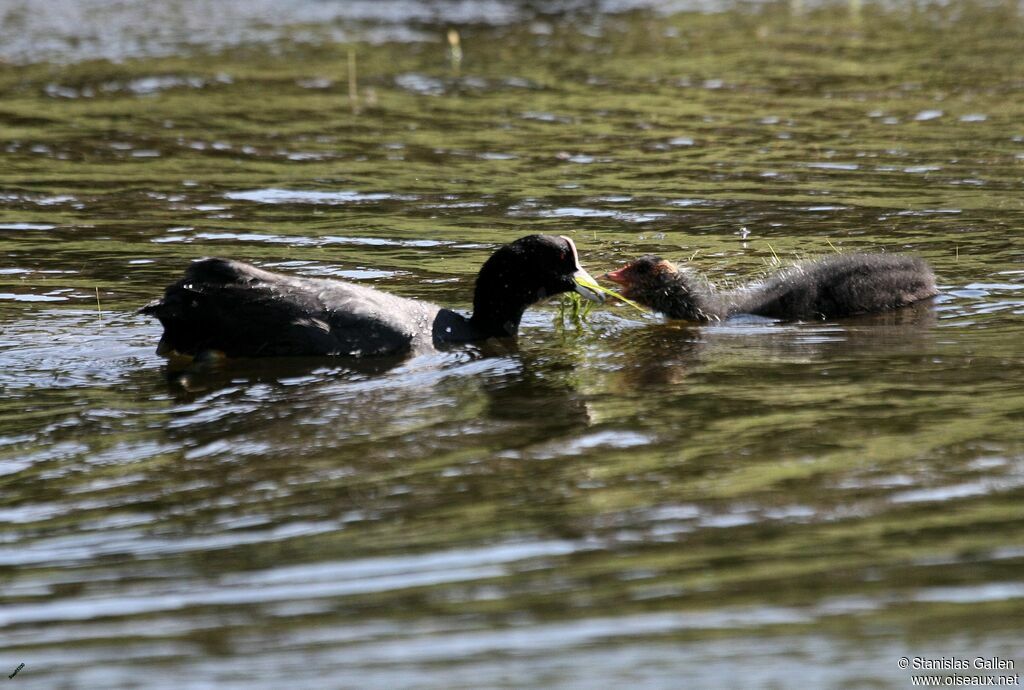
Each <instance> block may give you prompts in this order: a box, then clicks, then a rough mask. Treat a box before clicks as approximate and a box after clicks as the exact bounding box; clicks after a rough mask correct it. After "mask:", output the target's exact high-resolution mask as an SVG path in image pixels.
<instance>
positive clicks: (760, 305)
mask: <svg viewBox="0 0 1024 690" xmlns="http://www.w3.org/2000/svg"><path fill="white" fill-rule="evenodd" d="M603 277H604V278H607V279H608V280H611V281H614V282H616V283H618V284H619V285H621V286H622V288H623V289H622V294H623V296H624V297H628V298H629V299H632V300H634V301H636V302H639V303H640V304H643V305H645V306H647V307H650V308H651V309H654V310H655V311H658V312H661V313H663V314H665V315H666V316H668V317H670V318H673V319H685V320H687V321H715V320H719V319H724V318H726V317H728V316H732V315H733V314H757V315H759V316H768V317H772V318H776V319H793V320H810V319H832V318H838V317H843V316H852V315H854V314H869V313H874V312H881V311H887V310H889V309H896V308H897V307H902V306H905V305H908V304H910V303H912V302H916V301H918V300H922V299H925V298H927V297H932V296H934V295H936V294H937V293H938V290H937V289H936V288H935V274H934V273H932V269H931V268H930V267H929V266H928V264H927V263H925V261H924V260H923V259H919V258H917V257H915V256H901V255H898V254H837V255H835V256H829V257H826V258H822V259H816V260H813V261H804V262H801V263H799V264H796V265H794V266H791V267H790V268H787V269H785V270H783V271H780V272H779V273H777V274H775V275H773V276H771V277H769V278H768V279H766V280H764V281H761V282H755V283H750V284H748V285H745V286H743V287H741V288H738V289H735V290H730V291H727V292H716V291H715V290H714V289H713V288H712V287H711V285H710V284H708V282H707V281H706V280H705V279H704V278H703V277H702V276H701V275H700V274H698V273H697V272H695V271H693V270H691V269H688V268H683V269H680V268H677V267H676V266H674V265H673V264H672V263H670V262H668V261H666V260H665V259H662V258H661V257H660V256H654V255H648V256H643V257H641V258H639V259H636V260H635V261H633V262H632V263H630V264H627V265H626V266H624V267H623V268H620V269H619V270H617V271H612V272H611V273H606V274H605V275H604V276H603Z"/></svg>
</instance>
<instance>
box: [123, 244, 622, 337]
mask: <svg viewBox="0 0 1024 690" xmlns="http://www.w3.org/2000/svg"><path fill="white" fill-rule="evenodd" d="M577 278H579V279H581V280H584V281H587V282H589V283H591V284H593V283H594V280H593V278H591V277H590V276H589V275H588V274H587V272H586V271H584V270H583V268H582V267H581V266H580V263H579V255H578V253H577V252H576V245H574V244H573V242H572V240H570V239H569V238H568V237H554V236H551V235H530V236H528V237H523V238H520V239H518V240H516V241H515V242H512V243H510V244H507V245H505V246H503V247H501V248H500V249H498V250H497V251H496V252H495V253H494V254H493V255H492V256H491V257H490V258H489V259H488V260H487V261H486V262H485V263H484V265H483V267H482V268H481V269H480V273H479V274H478V275H477V278H476V291H475V294H474V298H473V314H472V316H470V317H465V316H462V315H461V314H457V313H455V312H453V311H451V310H449V309H443V308H441V307H439V306H438V305H436V304H431V303H429V302H423V301H420V300H413V299H405V298H402V297H397V296H395V295H390V294H388V293H386V292H381V291H379V290H375V289H373V288H369V287H365V286H362V285H356V284H354V283H349V282H345V281H341V280H326V279H318V278H300V277H296V276H290V275H284V274H281V273H272V272H270V271H265V270H263V269H260V268H256V267H255V266H252V265H250V264H247V263H243V262H241V261H232V260H229V259H215V258H214V259H202V260H199V261H196V262H195V263H193V264H192V265H191V266H189V267H188V268H187V269H186V270H185V276H184V277H183V278H182V279H181V280H180V281H178V282H176V283H174V284H173V285H171V286H170V287H168V288H167V290H166V291H165V293H164V296H163V298H162V299H159V300H156V301H154V302H151V303H150V304H147V305H146V306H145V307H143V308H142V309H141V310H140V312H141V313H143V314H149V315H152V316H155V317H156V318H158V319H159V320H160V323H161V324H163V327H164V334H163V337H162V338H161V339H160V344H159V346H158V347H157V353H158V354H161V355H168V356H169V355H171V354H174V353H177V354H180V355H186V356H196V355H200V354H205V353H208V352H219V353H223V354H224V355H225V356H227V357H282V356H296V357H306V356H322V355H348V356H361V357H370V356H385V355H396V354H403V353H407V352H412V351H423V350H429V349H431V348H437V347H440V346H443V345H445V344H448V343H463V342H470V341H476V340H485V339H487V338H492V337H499V338H500V337H510V336H515V335H516V332H517V330H518V328H519V321H520V319H521V318H522V316H523V312H524V311H525V310H526V308H527V307H528V306H530V305H531V304H533V303H535V302H538V301H540V300H542V299H544V298H545V297H549V296H551V295H556V294H558V293H562V292H568V291H570V290H574V291H576V292H578V293H580V294H581V295H583V296H584V297H586V298H588V299H591V300H594V301H598V302H600V301H603V295H602V294H601V293H599V292H596V291H593V290H590V289H588V288H586V287H584V286H581V285H580V284H579V283H578V282H577V280H576V279H577Z"/></svg>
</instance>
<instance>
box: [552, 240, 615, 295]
mask: <svg viewBox="0 0 1024 690" xmlns="http://www.w3.org/2000/svg"><path fill="white" fill-rule="evenodd" d="M561 237H562V239H563V240H565V241H566V242H568V243H569V246H570V247H572V258H573V260H574V261H575V262H576V272H575V273H573V274H572V279H573V282H574V283H576V287H575V288H574V289H575V291H576V292H577V293H579V294H580V296H582V297H584V298H586V299H589V300H590V301H591V302H597V303H598V304H604V293H603V292H600V291H598V290H595V289H594V288H592V287H590V286H591V285H594V286H596V285H597V281H596V280H594V277H593V276H591V275H590V274H589V273H587V272H586V271H585V270H583V267H582V266H580V255H579V252H577V251H576V244H575V243H574V242H573V241H572V240H571V239H569V238H568V237H566V236H565V235H562V236H561Z"/></svg>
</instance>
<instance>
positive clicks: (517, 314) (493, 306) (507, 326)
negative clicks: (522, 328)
mask: <svg viewBox="0 0 1024 690" xmlns="http://www.w3.org/2000/svg"><path fill="white" fill-rule="evenodd" d="M529 304H530V303H529V302H528V301H527V300H525V299H522V300H518V299H511V298H510V296H509V295H502V298H501V299H499V298H497V297H487V296H482V295H481V294H480V290H479V288H478V289H477V295H476V298H475V299H474V300H473V315H472V316H470V317H469V324H470V326H472V327H473V328H474V329H476V330H477V331H478V332H479V333H480V335H481V336H482V337H483V338H514V337H515V335H516V333H518V332H519V322H520V321H522V319H523V312H525V311H526V307H527V306H529Z"/></svg>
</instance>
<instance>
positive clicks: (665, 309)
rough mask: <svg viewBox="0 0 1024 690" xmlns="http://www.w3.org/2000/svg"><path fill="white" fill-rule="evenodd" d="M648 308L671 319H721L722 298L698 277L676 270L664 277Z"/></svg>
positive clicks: (690, 272)
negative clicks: (676, 271)
mask: <svg viewBox="0 0 1024 690" xmlns="http://www.w3.org/2000/svg"><path fill="white" fill-rule="evenodd" d="M661 288H662V289H660V290H658V292H657V295H656V296H655V299H654V300H653V301H652V304H651V307H652V308H653V309H654V310H655V311H660V312H662V313H663V314H665V315H666V316H669V317H671V318H673V319H685V320H686V321H717V320H718V319H720V318H722V316H723V314H722V305H721V300H720V299H719V298H718V297H717V295H715V293H714V291H713V290H712V289H711V286H710V285H708V284H707V281H705V280H704V279H703V278H702V277H701V276H699V275H697V274H695V273H693V272H692V271H686V270H683V271H679V272H678V273H675V274H673V275H671V276H666V278H665V281H664V283H663V285H662V286H661Z"/></svg>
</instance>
